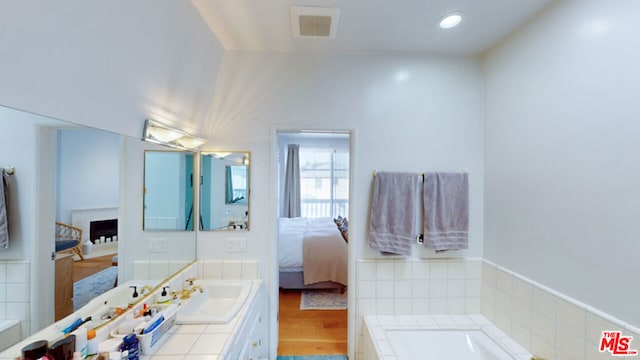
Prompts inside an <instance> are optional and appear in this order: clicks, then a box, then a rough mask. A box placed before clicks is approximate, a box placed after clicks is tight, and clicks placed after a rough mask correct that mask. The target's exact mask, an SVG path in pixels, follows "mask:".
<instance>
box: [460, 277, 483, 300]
mask: <svg viewBox="0 0 640 360" xmlns="http://www.w3.org/2000/svg"><path fill="white" fill-rule="evenodd" d="M464 296H466V297H477V298H479V297H481V296H482V281H481V280H479V279H467V280H466V281H465V289H464Z"/></svg>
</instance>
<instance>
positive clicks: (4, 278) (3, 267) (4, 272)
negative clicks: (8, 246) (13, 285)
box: [0, 263, 7, 284]
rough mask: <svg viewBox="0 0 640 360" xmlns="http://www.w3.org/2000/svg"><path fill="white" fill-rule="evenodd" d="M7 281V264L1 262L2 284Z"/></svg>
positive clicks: (0, 274)
mask: <svg viewBox="0 0 640 360" xmlns="http://www.w3.org/2000/svg"><path fill="white" fill-rule="evenodd" d="M5 282H7V264H5V263H0V284H1V283H5Z"/></svg>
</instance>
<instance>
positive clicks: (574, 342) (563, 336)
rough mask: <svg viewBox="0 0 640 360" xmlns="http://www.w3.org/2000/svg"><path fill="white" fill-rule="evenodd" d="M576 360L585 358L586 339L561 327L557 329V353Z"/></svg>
mask: <svg viewBox="0 0 640 360" xmlns="http://www.w3.org/2000/svg"><path fill="white" fill-rule="evenodd" d="M558 350H561V351H562V353H564V354H566V355H569V356H571V357H572V358H576V359H584V358H585V352H584V350H585V338H584V337H583V336H580V335H577V334H575V333H573V332H572V331H569V330H567V329H565V328H563V327H561V326H558V327H556V351H558Z"/></svg>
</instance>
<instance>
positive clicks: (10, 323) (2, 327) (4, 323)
mask: <svg viewBox="0 0 640 360" xmlns="http://www.w3.org/2000/svg"><path fill="white" fill-rule="evenodd" d="M19 325H20V320H0V333H2V332H3V331H6V330H9V329H11V328H13V327H14V326H19Z"/></svg>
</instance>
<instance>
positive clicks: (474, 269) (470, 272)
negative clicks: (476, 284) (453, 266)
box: [465, 260, 482, 280]
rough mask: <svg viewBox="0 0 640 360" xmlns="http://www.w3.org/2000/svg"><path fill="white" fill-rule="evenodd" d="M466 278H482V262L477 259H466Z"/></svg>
mask: <svg viewBox="0 0 640 360" xmlns="http://www.w3.org/2000/svg"><path fill="white" fill-rule="evenodd" d="M465 266H466V268H465V271H466V279H471V280H482V262H481V261H478V260H471V261H467V263H466V265H465Z"/></svg>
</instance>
